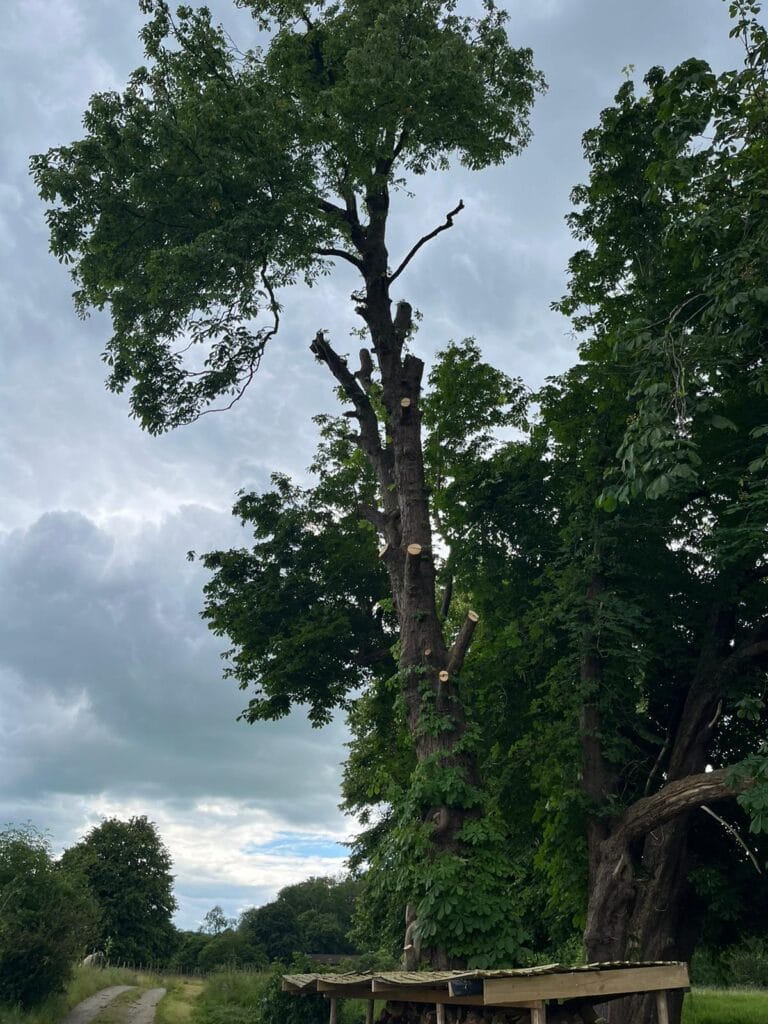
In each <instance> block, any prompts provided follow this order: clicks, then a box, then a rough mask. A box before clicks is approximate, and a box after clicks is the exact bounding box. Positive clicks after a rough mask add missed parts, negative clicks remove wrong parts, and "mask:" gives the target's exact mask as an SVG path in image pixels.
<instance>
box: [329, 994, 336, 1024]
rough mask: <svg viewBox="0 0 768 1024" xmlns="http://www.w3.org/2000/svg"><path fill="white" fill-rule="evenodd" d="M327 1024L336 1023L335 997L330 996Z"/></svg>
mask: <svg viewBox="0 0 768 1024" xmlns="http://www.w3.org/2000/svg"><path fill="white" fill-rule="evenodd" d="M328 1024H336V999H334V998H333V996H332V997H331V1013H330V1016H329V1017H328Z"/></svg>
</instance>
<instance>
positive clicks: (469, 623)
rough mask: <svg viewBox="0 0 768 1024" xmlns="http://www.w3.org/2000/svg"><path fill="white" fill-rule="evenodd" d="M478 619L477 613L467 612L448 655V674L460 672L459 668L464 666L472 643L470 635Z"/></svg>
mask: <svg viewBox="0 0 768 1024" xmlns="http://www.w3.org/2000/svg"><path fill="white" fill-rule="evenodd" d="M479 619H480V616H479V615H478V614H477V612H467V617H466V619H465V620H464V623H463V625H462V627H461V629H460V630H459V633H458V636H457V637H456V639H455V640H454V642H453V647H452V648H451V653H450V654H449V655H448V672H449V673H450V674H451V675H454V674H455V673H457V672H461V666H462V665H463V664H464V659H465V658H466V656H467V651H468V650H469V645H470V644H471V643H472V634H473V633H474V632H475V627H476V626H477V623H478V621H479Z"/></svg>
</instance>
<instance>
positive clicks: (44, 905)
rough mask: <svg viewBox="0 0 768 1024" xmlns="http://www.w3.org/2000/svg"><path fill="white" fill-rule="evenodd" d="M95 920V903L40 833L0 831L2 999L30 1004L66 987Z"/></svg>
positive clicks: (0, 961)
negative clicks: (66, 871) (65, 871)
mask: <svg viewBox="0 0 768 1024" xmlns="http://www.w3.org/2000/svg"><path fill="white" fill-rule="evenodd" d="M93 922H94V915H93V907H92V905H91V904H90V903H89V901H88V899H87V897H86V896H85V895H84V894H83V892H82V890H81V889H79V888H78V887H77V886H76V885H74V884H73V883H72V882H71V881H70V880H68V879H67V878H66V877H65V876H64V875H63V874H62V872H61V871H60V870H59V868H58V867H57V865H56V864H54V862H53V860H52V859H51V855H50V850H49V848H48V844H47V842H46V840H45V839H44V838H43V837H42V836H41V835H39V834H38V833H37V832H36V831H35V830H34V829H32V828H29V827H27V828H21V829H19V828H7V829H6V830H4V831H3V832H0V1003H3V1004H5V1005H11V1006H12V1005H15V1004H18V1005H20V1006H22V1007H23V1008H24V1009H28V1008H29V1007H32V1006H35V1005H37V1004H38V1003H41V1002H42V1001H43V1000H45V999H46V998H47V997H48V996H49V995H52V994H54V993H56V992H60V991H62V990H63V989H64V987H65V986H66V984H67V982H68V981H69V979H70V977H71V975H72V969H73V964H74V962H75V961H76V960H77V959H78V958H79V957H81V956H82V954H83V950H84V948H85V947H86V945H87V944H88V941H89V939H90V937H91V929H92V926H93Z"/></svg>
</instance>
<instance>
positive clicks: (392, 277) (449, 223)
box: [388, 199, 464, 284]
mask: <svg viewBox="0 0 768 1024" xmlns="http://www.w3.org/2000/svg"><path fill="white" fill-rule="evenodd" d="M463 209H464V200H463V199H461V200H459V205H458V206H456V207H454V208H453V209H452V210H451V212H450V213H448V214H446V217H445V224H441V225H440V226H439V227H437V228H435V230H434V231H430V233H429V234H428V235H424V237H423V238H420V239H419V240H418V242H417V243H416V245H414V247H413V248H412V249H411V251H410V252H409V253H408V255H407V256H406V257H405V259H404V260H403V262H402V263H401V264H400V266H399V267H398V268H397V270H395V271H394V273H392V274H390V275H389V278H388V281H389V283H390V284H392V282H393V281H394V280H396V279H397V278H398V277H400V275H401V274H402V272H403V271H404V270H405V268H406V267H407V266H408V264H409V263H410V262H411V260H412V259H413V257H414V256H415V255H416V253H417V252H418V251H419V249H420V248H421V247H422V246H423V245H426V244H427V242H430V241H431V240H432V239H433V238H434V237H435V236H436V235H439V234H440V233H441V232H442V231H447V230H448V228H452V227H453V218H454V217H455V216H456V215H457V214H459V213H461V211H462V210H463Z"/></svg>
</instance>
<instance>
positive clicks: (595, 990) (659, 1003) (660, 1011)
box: [283, 961, 689, 1024]
mask: <svg viewBox="0 0 768 1024" xmlns="http://www.w3.org/2000/svg"><path fill="white" fill-rule="evenodd" d="M688 987H689V981H688V968H687V966H686V965H685V964H684V963H678V962H672V961H655V962H652V963H626V962H621V963H601V964H586V965H584V966H582V967H566V966H563V965H562V964H546V965H544V966H540V967H521V968H515V969H510V970H496V971H417V972H411V971H392V972H385V973H382V974H374V973H366V974H286V975H283V991H284V992H293V993H295V994H296V995H310V994H316V993H320V994H322V995H324V996H326V998H328V999H329V1000H330V1024H336V1001H337V999H345V998H346V999H366V1000H368V1012H367V1014H366V1024H372V1022H373V1004H374V1001H375V1000H376V999H379V1000H386V1001H387V1002H388V1003H395V1004H397V1003H427V1004H432V1005H433V1006H434V1007H435V1021H436V1024H445V1022H446V1007H450V1006H457V1007H476V1008H478V1009H480V1008H485V1007H495V1008H498V1009H508V1010H515V1009H520V1010H521V1011H528V1017H527V1019H529V1020H530V1024H546V1022H547V1014H548V1010H552V1012H553V1016H554V1015H557V1014H558V1009H556V1008H560V1007H563V1006H565V1007H572V1008H573V1009H575V1010H579V1011H580V1012H581V1011H584V1010H586V1011H587V1016H586V1017H585V1018H582V1019H587V1020H589V1019H592V1020H596V1019H597V1018H596V1016H595V1015H594V1014H593V1013H592V1014H590V1013H589V1008H591V1007H594V1006H595V1005H598V1004H601V1003H605V1002H608V1001H609V1000H611V999H615V998H618V997H620V996H626V995H635V994H638V993H646V992H652V993H655V994H656V1008H657V1017H658V1024H668V1022H669V1013H668V1009H667V993H668V992H669V991H670V990H673V989H687V988H688ZM453 1019H454V1020H455V1021H459V1020H460V1019H461V1013H459V1012H457V1013H455V1014H454V1015H453ZM521 1019H522V1020H525V1019H526V1017H525V1016H524V1015H522V1016H521Z"/></svg>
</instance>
